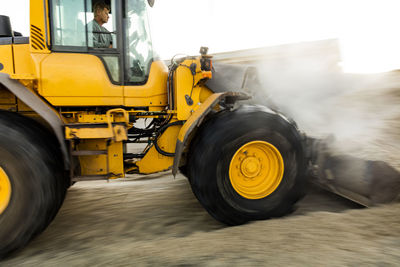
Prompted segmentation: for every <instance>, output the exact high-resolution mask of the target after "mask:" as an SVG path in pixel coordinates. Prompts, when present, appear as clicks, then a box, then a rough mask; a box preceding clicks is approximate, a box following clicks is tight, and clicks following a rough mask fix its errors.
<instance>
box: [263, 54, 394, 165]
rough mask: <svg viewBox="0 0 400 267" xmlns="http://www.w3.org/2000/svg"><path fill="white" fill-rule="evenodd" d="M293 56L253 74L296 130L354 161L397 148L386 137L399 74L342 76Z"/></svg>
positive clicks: (335, 67)
mask: <svg viewBox="0 0 400 267" xmlns="http://www.w3.org/2000/svg"><path fill="white" fill-rule="evenodd" d="M296 54H297V56H296V57H293V58H290V57H286V58H285V60H280V61H278V60H275V61H268V62H267V61H265V62H260V63H258V65H257V69H258V72H259V77H260V82H261V86H262V88H263V89H264V90H265V93H266V94H267V95H268V96H269V98H270V99H272V101H273V102H274V103H275V105H276V106H277V107H278V108H279V110H280V111H281V112H282V113H284V114H285V115H287V116H289V117H290V118H292V119H293V120H294V121H295V122H296V123H297V125H298V126H299V128H300V129H301V130H302V131H304V132H305V133H306V134H307V135H308V136H311V137H316V138H327V137H329V138H330V140H334V142H331V148H332V149H333V150H334V151H336V152H337V153H351V154H354V155H357V156H360V155H361V154H363V153H361V152H365V151H367V150H371V149H374V148H376V146H381V148H382V147H385V146H388V145H390V146H396V147H398V146H399V143H400V142H398V141H400V140H399V137H398V136H395V135H392V136H388V135H390V133H392V134H394V129H398V123H397V121H398V119H399V118H400V109H399V108H398V104H399V103H400V75H399V73H397V72H395V71H393V72H389V73H379V74H349V73H343V72H342V71H341V69H340V66H339V62H336V63H335V62H332V61H331V60H329V59H328V60H326V59H325V58H324V57H322V56H321V57H311V58H307V57H305V56H303V57H302V56H301V51H298V52H297V53H296ZM298 55H300V56H298ZM390 138H392V139H390ZM364 156H367V157H370V156H371V155H366V154H365V153H364ZM374 159H376V160H379V159H380V158H379V157H377V155H375V156H374Z"/></svg>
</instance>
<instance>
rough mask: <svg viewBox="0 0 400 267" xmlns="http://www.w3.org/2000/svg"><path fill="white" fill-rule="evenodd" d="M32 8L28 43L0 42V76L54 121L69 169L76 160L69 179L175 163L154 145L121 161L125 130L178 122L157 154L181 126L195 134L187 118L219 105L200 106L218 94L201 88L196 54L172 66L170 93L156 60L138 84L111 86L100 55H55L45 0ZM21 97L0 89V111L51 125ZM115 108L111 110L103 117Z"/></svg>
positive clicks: (206, 75) (203, 73) (205, 75)
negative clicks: (142, 122)
mask: <svg viewBox="0 0 400 267" xmlns="http://www.w3.org/2000/svg"><path fill="white" fill-rule="evenodd" d="M30 10H31V11H30V38H29V43H26V42H25V43H23V42H22V43H18V42H14V41H13V42H12V43H10V44H7V45H0V62H1V63H2V64H3V66H4V68H3V69H1V70H0V73H7V74H9V77H10V79H12V80H16V81H18V82H19V83H20V84H22V85H23V86H24V87H25V88H26V90H27V92H28V91H29V94H31V96H32V95H34V96H35V97H37V99H39V100H41V101H42V104H41V105H44V106H46V108H49V109H51V110H53V112H52V113H54V114H56V115H57V116H58V118H59V121H60V123H61V125H62V127H63V129H64V130H63V135H64V137H63V138H64V140H65V141H67V144H68V146H70V147H69V148H67V149H66V150H67V151H68V157H69V159H68V160H70V161H71V164H75V165H77V162H79V164H78V165H79V170H78V171H77V172H78V174H76V173H75V174H72V176H77V177H92V178H93V179H94V178H95V177H105V178H107V179H108V178H117V177H123V176H124V175H125V172H126V171H128V170H129V171H135V172H139V173H154V172H159V171H163V170H167V169H170V168H171V167H172V165H173V164H174V160H175V161H176V158H174V157H173V156H165V155H162V154H160V153H159V152H158V151H157V149H156V148H155V146H154V145H152V144H149V145H148V147H147V150H146V153H145V155H144V156H143V157H142V158H139V159H136V160H133V161H132V160H131V164H130V165H129V166H130V167H129V168H128V167H127V166H128V165H126V164H124V152H126V143H125V142H126V141H127V140H128V131H129V129H130V128H132V127H135V122H136V120H138V119H140V118H143V119H149V118H153V119H154V118H156V119H165V120H167V119H169V122H170V123H174V122H177V121H181V122H182V123H181V124H179V125H174V126H171V127H169V128H167V129H166V130H165V131H163V132H162V134H160V135H159V136H158V140H156V142H157V144H158V146H159V147H160V148H161V149H162V150H163V151H167V152H168V153H172V154H173V153H174V151H175V148H176V144H177V140H178V136H179V135H182V130H181V129H182V126H183V128H184V129H185V130H183V131H184V132H185V133H187V131H188V129H189V128H191V130H193V127H190V126H191V125H190V124H193V125H196V124H197V123H198V122H199V121H198V120H197V119H194V120H193V119H192V120H189V119H190V118H191V117H192V116H193V115H194V114H195V117H196V118H199V117H202V116H201V113H202V112H205V111H206V110H208V109H209V108H210V107H211V108H213V107H214V106H216V105H217V102H216V101H210V100H209V101H208V102H207V104H206V106H207V107H205V106H204V105H203V103H205V102H206V101H207V99H213V100H215V99H217V98H216V96H217V95H214V97H213V93H212V91H210V90H209V89H208V88H207V87H206V86H205V85H204V82H205V81H206V80H207V79H210V78H211V71H210V69H208V70H204V69H202V62H201V61H200V60H201V59H202V56H200V57H193V58H187V59H185V60H181V62H179V63H177V66H176V71H175V72H174V73H173V74H172V76H173V77H172V78H173V82H172V84H171V85H170V88H168V81H167V79H168V68H167V67H166V65H165V64H164V62H162V61H160V60H153V61H152V62H151V65H150V66H149V74H148V77H147V80H146V81H145V82H144V83H142V84H134V85H132V84H118V83H115V82H113V81H112V79H111V77H110V74H109V71H108V69H107V68H108V67H107V65H106V64H105V62H104V60H102V59H101V57H100V56H99V55H96V54H90V53H79V52H75V53H66V52H58V51H53V49H52V40H51V36H52V35H51V30H50V25H51V21H50V16H49V12H50V11H49V2H48V1H41V0H31V9H30ZM43 14H46V16H45V17H43ZM171 90H173V93H171ZM172 96H173V97H172ZM188 96H189V97H190V101H188V99H187V98H188ZM218 97H220V95H218ZM25 99H29V98H28V97H27V98H21V97H19V96H17V95H16V94H15V93H14V92H13V90H9V88H6V87H5V86H1V85H0V109H3V110H9V111H15V112H20V113H23V114H24V115H27V116H31V117H33V118H35V119H36V120H38V121H40V122H41V123H44V124H45V125H46V126H47V127H49V125H48V124H52V123H51V122H49V120H46V118H43V116H41V115H40V114H39V113H40V112H37V107H35V105H33V104H32V103H25V102H29V101H27V100H25ZM24 101H25V102H24ZM116 109H119V111H117V112H116V113H113V112H111V113H110V112H109V111H110V110H114V111H115V110H116ZM121 110H122V111H121ZM196 111H197V112H196ZM208 111H209V110H208ZM54 114H53V115H54ZM187 120H189V121H188V122H187V123H184V122H185V121H187ZM46 121H47V122H46ZM51 127H53V126H52V125H50V128H51ZM150 139H151V138H150ZM153 141H154V140H153ZM181 141H182V140H181ZM179 160H180V157H179ZM124 168H125V169H124ZM71 169H75V170H74V171H76V169H77V168H76V167H74V166H72V167H71ZM77 180H79V179H77Z"/></svg>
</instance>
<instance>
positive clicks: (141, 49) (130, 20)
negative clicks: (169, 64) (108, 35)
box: [125, 0, 153, 83]
mask: <svg viewBox="0 0 400 267" xmlns="http://www.w3.org/2000/svg"><path fill="white" fill-rule="evenodd" d="M146 6H147V4H146V0H127V2H126V14H125V15H126V16H125V17H126V19H125V28H126V34H127V36H126V38H127V40H126V45H127V55H126V56H127V60H126V73H127V77H126V81H127V82H133V83H141V82H145V81H146V80H147V77H148V75H149V72H150V64H151V62H152V61H153V48H152V43H151V38H150V34H149V33H150V30H149V22H148V16H147V10H146Z"/></svg>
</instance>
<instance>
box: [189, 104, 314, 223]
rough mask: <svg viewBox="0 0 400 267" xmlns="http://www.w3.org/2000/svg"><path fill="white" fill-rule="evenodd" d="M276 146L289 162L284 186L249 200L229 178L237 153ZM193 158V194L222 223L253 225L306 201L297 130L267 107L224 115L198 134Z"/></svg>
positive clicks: (302, 163) (193, 149)
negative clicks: (252, 146)
mask: <svg viewBox="0 0 400 267" xmlns="http://www.w3.org/2000/svg"><path fill="white" fill-rule="evenodd" d="M256 140H258V141H265V142H268V143H270V144H272V145H273V146H275V147H276V148H277V149H278V151H279V152H280V154H281V156H282V159H283V162H284V173H283V178H282V180H281V182H280V184H279V186H278V187H277V188H276V189H275V191H273V193H271V194H269V195H268V196H266V197H263V198H260V199H249V198H245V197H243V196H242V195H240V194H238V193H237V192H236V191H235V189H234V188H233V186H232V184H231V181H230V178H229V166H230V162H231V159H232V157H233V156H234V154H235V152H236V151H237V150H238V149H239V148H240V147H242V145H244V144H246V143H249V142H252V141H256ZM190 150H191V152H193V153H189V155H191V156H190V157H189V160H188V162H189V164H188V172H189V177H190V182H191V187H192V191H193V193H194V194H195V196H196V197H197V198H198V200H199V201H200V203H201V204H202V205H203V206H204V208H205V209H206V210H207V211H208V212H209V213H210V214H211V215H212V216H213V217H214V218H215V219H217V220H218V221H220V222H223V223H225V224H228V225H238V224H243V223H245V222H248V221H251V220H261V219H267V218H270V217H278V216H283V215H285V214H287V213H289V212H290V211H292V209H293V205H294V204H295V203H296V202H297V201H298V200H299V199H300V198H301V197H302V196H304V191H305V172H306V164H307V163H306V159H305V154H304V153H305V152H304V147H303V142H302V137H301V135H300V134H299V132H298V130H297V129H296V127H295V126H294V125H293V124H291V123H289V122H288V121H287V120H286V119H285V118H283V117H282V116H280V115H278V114H276V113H273V112H271V111H270V110H268V109H266V108H264V107H259V106H257V107H255V106H244V107H241V108H239V109H237V110H234V111H222V112H220V113H218V114H217V115H214V116H213V117H212V118H210V119H209V120H208V121H207V122H205V123H204V125H202V126H201V128H200V129H199V131H198V133H197V136H196V137H195V140H194V141H193V143H192V145H191V147H190Z"/></svg>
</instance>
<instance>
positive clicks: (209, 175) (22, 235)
mask: <svg viewBox="0 0 400 267" xmlns="http://www.w3.org/2000/svg"><path fill="white" fill-rule="evenodd" d="M153 3H154V1H145V0H109V1H106V2H100V1H98V0H31V1H30V37H29V38H28V37H23V36H19V34H18V33H16V32H13V31H12V28H11V23H10V20H9V18H8V17H6V16H0V257H4V256H6V255H8V254H9V253H10V252H11V251H14V250H15V249H18V248H20V247H22V246H24V245H25V244H27V243H28V242H29V240H31V239H32V238H33V237H34V236H35V235H37V234H39V233H40V232H41V231H43V230H44V229H45V228H46V226H47V225H48V224H49V223H50V222H51V220H52V219H53V218H54V216H55V215H56V213H57V211H58V209H59V208H60V206H61V204H62V202H63V200H64V197H65V194H66V190H67V188H68V187H69V186H70V185H71V184H72V183H74V182H77V181H87V180H99V179H105V180H107V179H114V178H121V177H125V174H126V173H141V174H150V173H155V172H160V171H165V170H169V169H172V173H173V174H174V175H176V173H177V172H178V170H180V171H181V172H182V173H183V174H184V175H186V176H187V177H188V179H189V181H190V184H191V187H192V190H193V193H194V195H195V196H196V197H197V198H198V200H199V202H200V203H201V204H202V205H203V206H204V208H205V209H206V210H207V211H208V212H209V213H210V214H211V215H212V216H213V217H214V218H215V219H217V220H219V221H221V222H223V223H226V224H228V225H237V224H242V223H245V222H247V221H251V220H259V219H266V218H270V217H276V216H281V215H284V214H286V213H288V212H289V211H290V210H291V209H292V206H293V205H294V204H295V203H296V201H297V200H299V199H300V198H301V197H302V196H303V194H304V188H305V182H306V180H305V174H306V171H307V169H308V167H309V165H310V163H309V159H310V156H309V155H308V154H309V153H307V149H306V144H307V139H306V138H305V137H304V135H302V134H301V133H300V132H299V131H298V129H297V127H296V125H295V124H294V123H293V122H292V121H291V120H289V119H288V118H286V117H285V116H283V115H282V114H280V113H279V112H276V111H273V109H270V108H267V107H265V106H259V105H239V104H238V101H242V100H244V101H249V100H248V99H249V94H248V93H246V91H243V90H242V91H241V90H233V89H236V88H232V90H221V89H218V88H215V86H214V87H213V86H211V85H207V82H210V81H211V80H212V77H213V67H212V57H211V56H210V55H208V54H207V48H202V49H201V51H200V56H196V57H190V56H187V57H183V58H179V59H172V60H171V64H170V66H169V67H167V66H166V65H165V64H164V62H163V61H161V60H159V59H158V58H157V56H156V55H155V54H154V52H153V49H152V42H151V39H150V35H149V30H148V18H147V15H146V14H147V13H146V9H147V8H148V6H149V5H150V6H152V4H153ZM101 12H103V13H102V16H103V17H102V20H99V17H98V16H99V14H100V13H101ZM95 23H96V24H97V26H94V25H95ZM103 25H104V26H103ZM105 26H107V27H108V28H106V27H105ZM101 42H103V44H101V45H99V43H101ZM104 42H105V43H104ZM235 76H236V75H235ZM247 76H249V75H245V77H247ZM250 76H251V75H250ZM232 78H237V77H232ZM143 121H144V122H145V125H143ZM140 144H142V145H143V144H145V147H144V148H143V150H142V151H141V152H140V153H131V152H132V151H131V150H128V148H129V147H131V146H136V145H140Z"/></svg>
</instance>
